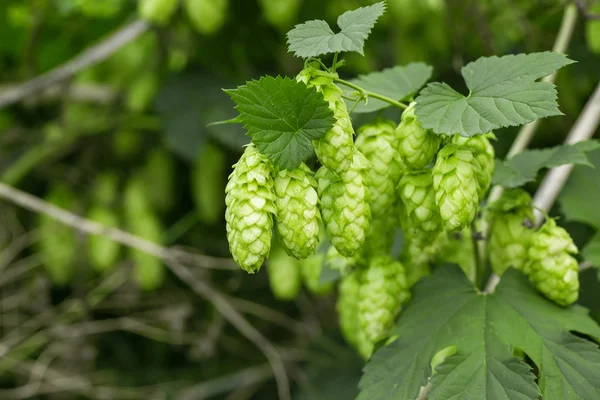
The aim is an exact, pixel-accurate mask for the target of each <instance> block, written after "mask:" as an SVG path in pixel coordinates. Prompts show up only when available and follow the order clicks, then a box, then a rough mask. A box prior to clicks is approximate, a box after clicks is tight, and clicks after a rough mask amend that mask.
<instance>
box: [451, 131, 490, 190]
mask: <svg viewBox="0 0 600 400" xmlns="http://www.w3.org/2000/svg"><path fill="white" fill-rule="evenodd" d="M494 137H495V136H494V134H493V133H491V132H490V133H488V134H485V135H475V136H473V137H470V138H466V137H463V136H460V135H454V137H453V138H452V143H453V144H455V145H458V146H464V147H467V148H468V149H469V150H471V151H472V152H473V155H474V156H475V159H476V160H477V162H479V165H480V166H481V174H480V175H478V181H479V187H480V191H479V198H480V199H482V198H483V196H484V195H485V193H486V192H487V191H488V189H489V188H490V184H491V183H492V174H493V173H494V156H495V152H494V146H492V144H491V143H490V140H489V138H494Z"/></svg>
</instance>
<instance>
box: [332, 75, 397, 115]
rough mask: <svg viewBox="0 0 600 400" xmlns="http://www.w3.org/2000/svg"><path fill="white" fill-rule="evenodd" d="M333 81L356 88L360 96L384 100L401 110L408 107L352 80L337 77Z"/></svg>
mask: <svg viewBox="0 0 600 400" xmlns="http://www.w3.org/2000/svg"><path fill="white" fill-rule="evenodd" d="M334 81H335V82H337V83H340V84H342V85H344V86H348V87H349V88H352V89H354V90H356V91H357V92H359V93H360V95H361V97H362V98H364V99H367V98H369V97H373V98H374V99H379V100H381V101H385V102H386V103H389V104H391V105H393V106H396V107H399V108H401V109H403V110H404V109H406V108H407V107H408V106H407V105H406V104H403V103H401V102H399V101H396V100H394V99H391V98H389V97H387V96H384V95H382V94H378V93H375V92H371V91H369V90H366V89H364V88H362V87H360V86H358V85H355V84H354V83H352V82H348V81H345V80H343V79H339V78H336V79H334Z"/></svg>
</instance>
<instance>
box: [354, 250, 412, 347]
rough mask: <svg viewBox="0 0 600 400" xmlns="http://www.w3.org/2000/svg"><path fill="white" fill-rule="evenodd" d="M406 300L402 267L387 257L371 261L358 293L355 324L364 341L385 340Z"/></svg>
mask: <svg viewBox="0 0 600 400" xmlns="http://www.w3.org/2000/svg"><path fill="white" fill-rule="evenodd" d="M409 298H410V292H409V291H408V284H407V282H406V275H405V271H404V266H403V265H402V264H401V263H399V262H398V261H394V260H393V259H392V258H391V257H389V256H380V257H374V258H372V259H371V262H370V263H369V266H368V268H367V269H366V270H365V271H363V273H362V277H361V285H360V290H359V293H358V322H359V324H360V329H361V330H362V331H363V332H364V333H365V336H366V338H367V340H369V341H370V342H372V343H375V342H377V341H379V340H381V339H384V338H385V337H386V336H387V335H388V333H389V330H390V328H391V327H392V326H393V324H394V320H395V318H396V316H397V315H398V313H399V312H400V309H401V306H402V304H403V303H404V302H406V301H408V299H409Z"/></svg>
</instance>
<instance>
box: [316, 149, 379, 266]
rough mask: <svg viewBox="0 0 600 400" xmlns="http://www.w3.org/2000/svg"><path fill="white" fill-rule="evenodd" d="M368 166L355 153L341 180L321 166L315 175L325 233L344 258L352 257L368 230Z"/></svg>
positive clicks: (364, 159) (359, 154)
mask: <svg viewBox="0 0 600 400" xmlns="http://www.w3.org/2000/svg"><path fill="white" fill-rule="evenodd" d="M368 164H369V163H368V161H367V159H366V158H365V157H364V156H363V155H362V154H361V153H360V152H358V151H357V152H355V153H354V158H353V162H352V165H351V167H350V168H349V169H348V171H347V172H346V173H344V174H343V175H342V176H341V177H340V176H339V175H336V174H335V173H333V172H331V171H330V170H329V169H328V168H327V167H321V168H320V169H319V171H318V172H317V175H316V176H317V178H318V182H319V197H320V198H321V214H322V215H323V220H324V221H325V230H326V231H327V235H328V236H329V239H330V240H331V244H333V245H334V246H335V248H336V249H337V251H338V252H339V253H340V254H341V255H343V256H345V257H352V256H353V255H354V253H355V252H356V251H357V250H358V249H360V247H361V246H362V245H363V243H364V241H365V237H366V233H367V231H368V229H369V220H370V218H371V209H370V207H369V196H368V190H367V189H368V188H367V184H366V182H365V169H366V168H368Z"/></svg>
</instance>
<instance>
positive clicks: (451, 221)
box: [432, 144, 481, 232]
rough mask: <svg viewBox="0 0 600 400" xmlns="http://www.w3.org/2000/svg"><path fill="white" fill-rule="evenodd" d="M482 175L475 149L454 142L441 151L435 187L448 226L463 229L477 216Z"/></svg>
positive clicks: (442, 215)
mask: <svg viewBox="0 0 600 400" xmlns="http://www.w3.org/2000/svg"><path fill="white" fill-rule="evenodd" d="M480 174H481V166H480V165H479V162H478V161H477V160H476V159H475V157H474V156H473V152H472V151H470V150H468V149H465V148H462V147H459V146H456V145H453V144H450V145H446V146H444V148H443V149H442V150H440V152H439V153H438V156H437V160H436V162H435V166H434V167H433V171H432V177H433V189H434V190H435V202H436V204H437V205H438V207H439V208H440V215H441V217H442V221H443V223H444V228H445V229H447V230H449V231H452V232H455V231H460V230H462V229H464V228H465V227H467V226H468V225H469V224H470V223H471V222H472V221H473V219H474V218H475V214H476V212H477V206H478V205H479V196H478V193H479V191H480V189H479V181H478V178H477V177H478V176H479V175H480Z"/></svg>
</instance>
